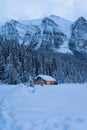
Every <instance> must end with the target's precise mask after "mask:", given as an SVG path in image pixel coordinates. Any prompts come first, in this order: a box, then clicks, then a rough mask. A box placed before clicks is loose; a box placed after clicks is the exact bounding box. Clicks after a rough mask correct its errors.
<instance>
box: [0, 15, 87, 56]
mask: <svg viewBox="0 0 87 130" xmlns="http://www.w3.org/2000/svg"><path fill="white" fill-rule="evenodd" d="M86 28H87V21H86V19H85V18H83V17H80V18H78V19H77V20H76V21H75V22H71V21H69V20H66V19H64V18H61V17H59V16H55V15H50V16H47V17H44V18H41V19H40V18H39V19H34V20H29V21H28V20H27V21H20V20H18V21H17V20H10V21H7V22H6V23H5V24H4V25H3V26H1V27H0V36H1V37H2V38H3V39H5V40H9V41H10V40H16V41H18V42H19V43H20V44H22V43H24V44H26V45H30V46H32V48H33V49H35V50H37V49H43V48H44V49H47V50H52V51H54V52H62V53H71V54H72V51H73V50H76V51H78V52H82V53H87V43H86V41H87V29H86ZM71 48H73V49H71Z"/></svg>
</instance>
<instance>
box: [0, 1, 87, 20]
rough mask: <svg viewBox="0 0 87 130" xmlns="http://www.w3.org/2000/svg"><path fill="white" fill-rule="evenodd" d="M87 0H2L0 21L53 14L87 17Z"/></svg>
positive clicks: (68, 17) (75, 17)
mask: <svg viewBox="0 0 87 130" xmlns="http://www.w3.org/2000/svg"><path fill="white" fill-rule="evenodd" d="M86 3H87V0H0V21H3V20H7V19H34V18H39V17H43V16H48V15H51V14H54V15H58V16H60V17H63V18H66V19H69V20H76V19H77V18H78V17H80V16H83V17H85V18H86V19H87V4H86Z"/></svg>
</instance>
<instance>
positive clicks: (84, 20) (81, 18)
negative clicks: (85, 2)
mask: <svg viewBox="0 0 87 130" xmlns="http://www.w3.org/2000/svg"><path fill="white" fill-rule="evenodd" d="M76 22H78V23H85V22H86V19H85V18H84V17H82V16H81V17H79V18H78V19H77V21H76Z"/></svg>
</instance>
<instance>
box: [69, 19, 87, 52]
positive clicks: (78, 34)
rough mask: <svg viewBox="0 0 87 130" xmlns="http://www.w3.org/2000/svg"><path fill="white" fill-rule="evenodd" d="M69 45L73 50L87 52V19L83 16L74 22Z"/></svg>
mask: <svg viewBox="0 0 87 130" xmlns="http://www.w3.org/2000/svg"><path fill="white" fill-rule="evenodd" d="M69 45H70V48H71V49H72V50H76V51H78V52H81V53H87V21H86V20H85V19H84V18H83V17H80V18H79V19H78V20H77V21H76V22H74V23H73V24H72V33H71V38H70V41H69Z"/></svg>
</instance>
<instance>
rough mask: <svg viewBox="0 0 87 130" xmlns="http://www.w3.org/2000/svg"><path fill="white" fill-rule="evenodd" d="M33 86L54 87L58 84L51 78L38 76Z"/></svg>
mask: <svg viewBox="0 0 87 130" xmlns="http://www.w3.org/2000/svg"><path fill="white" fill-rule="evenodd" d="M35 84H46V85H55V84H58V83H57V82H56V80H55V79H54V78H53V77H51V76H49V75H38V76H37V77H36V80H35Z"/></svg>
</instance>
